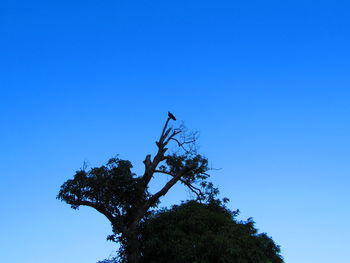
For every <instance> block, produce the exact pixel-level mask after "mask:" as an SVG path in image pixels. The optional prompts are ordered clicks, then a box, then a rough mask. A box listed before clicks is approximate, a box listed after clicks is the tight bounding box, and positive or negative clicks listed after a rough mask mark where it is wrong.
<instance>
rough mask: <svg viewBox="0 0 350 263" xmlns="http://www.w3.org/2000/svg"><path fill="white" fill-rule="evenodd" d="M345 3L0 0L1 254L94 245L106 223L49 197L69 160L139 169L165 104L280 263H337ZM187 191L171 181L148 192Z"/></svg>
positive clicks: (342, 202) (346, 145)
mask: <svg viewBox="0 0 350 263" xmlns="http://www.w3.org/2000/svg"><path fill="white" fill-rule="evenodd" d="M349 12H350V2H349V1H181V0H180V1H179V0H177V1H66V0H60V1H55V0H54V1H37V0H33V1H16V0H13V1H9V0H3V1H1V3H0V35H1V41H0V48H1V51H2V52H0V90H1V93H0V112H1V114H0V122H1V129H0V165H1V172H0V176H1V186H2V187H1V191H0V200H2V202H1V203H0V209H1V213H2V216H1V219H0V220H1V228H0V229H1V230H0V247H1V250H2V252H1V261H2V262H12V263H23V262H33V263H34V262H35V263H47V262H50V263H62V262H64V263H77V262H84V263H95V262H97V261H98V260H101V259H103V258H106V257H108V255H109V254H110V253H112V252H113V250H115V247H114V245H113V244H112V243H110V242H107V241H106V240H105V238H106V236H107V235H108V234H110V226H109V223H108V221H107V220H106V219H105V218H104V217H103V216H102V215H99V214H98V213H97V212H95V211H93V210H91V209H88V208H82V209H80V210H79V211H74V210H72V209H70V207H69V206H68V205H66V204H64V203H61V202H59V201H58V200H56V199H55V197H56V194H57V193H58V190H59V187H60V185H61V184H62V183H63V182H64V181H65V180H67V179H69V178H70V177H72V175H73V174H74V171H76V170H77V169H79V168H80V167H82V165H83V162H84V161H87V162H88V163H89V164H90V165H91V166H99V165H102V164H103V163H104V162H105V161H106V160H107V159H108V158H110V157H113V156H115V155H116V154H120V157H121V158H126V159H129V160H131V161H132V162H133V164H134V166H135V172H137V173H139V174H140V173H141V172H142V160H143V159H144V157H145V155H146V154H148V153H154V151H155V144H154V142H155V140H156V139H157V137H158V136H159V133H160V129H161V128H162V125H163V123H164V121H165V118H166V113H167V111H168V110H170V111H172V112H173V113H174V114H175V116H176V117H177V118H178V119H180V120H184V121H185V124H186V125H187V126H188V127H189V128H190V129H194V130H199V131H200V133H201V137H200V151H201V152H202V153H203V154H204V155H205V156H207V157H208V158H209V160H210V163H211V165H212V166H213V167H215V168H222V169H220V170H215V171H213V172H212V181H213V182H214V184H215V185H218V186H219V187H220V189H221V194H222V196H227V197H229V198H230V199H231V202H230V204H229V207H230V208H232V209H237V208H239V209H240V210H241V211H242V213H241V216H240V218H241V219H246V218H248V217H253V218H254V219H255V221H256V222H257V224H256V225H257V227H258V228H259V229H260V231H262V232H267V233H268V234H269V235H271V236H272V237H273V239H274V240H275V241H276V242H277V243H278V244H280V245H281V248H282V254H283V256H284V257H285V261H286V263H294V262H295V263H310V262H317V263H329V262H345V261H346V260H347V258H348V255H347V254H348V253H347V250H348V247H349V238H348V237H349V235H350V228H349V225H348V222H349V220H350V211H349V200H350V194H349V190H348V189H349V184H350V179H349V173H350V162H349V158H350V140H349V138H350V136H349V134H350V124H349V114H350V103H349V101H350V89H349V87H350V79H349V76H350V74H349V73H350V72H349V71H350V51H349V50H350V49H349V46H350V34H349V26H350V23H349V15H348V14H349ZM165 179H166V178H159V182H158V183H155V184H154V185H152V187H153V189H157V187H160V185H161V183H162V182H164V181H165ZM187 197H188V193H187V192H186V191H185V190H184V189H182V188H181V187H176V188H175V189H173V190H172V191H171V192H170V193H169V196H167V197H166V198H164V199H163V205H164V206H165V205H170V204H174V203H179V201H180V200H181V199H186V198H187Z"/></svg>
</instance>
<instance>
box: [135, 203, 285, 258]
mask: <svg viewBox="0 0 350 263" xmlns="http://www.w3.org/2000/svg"><path fill="white" fill-rule="evenodd" d="M237 214H238V211H230V210H229V209H227V208H226V207H225V206H224V205H222V204H220V203H218V202H211V203H207V204H202V203H198V202H196V201H189V202H187V203H184V204H182V205H179V206H173V207H172V208H171V209H165V210H162V211H160V212H158V213H155V214H154V215H152V216H151V218H149V219H148V220H147V222H145V223H144V225H143V228H142V253H143V263H161V262H169V263H216V262H221V263H267V262H271V263H282V262H283V259H282V257H281V256H280V255H279V252H280V249H279V247H278V246H277V245H276V244H275V243H274V241H273V240H272V239H271V238H270V237H268V236H267V235H266V234H264V233H262V234H258V232H257V229H256V228H255V227H254V221H253V220H252V219H248V220H247V221H238V220H237V219H236V215H237Z"/></svg>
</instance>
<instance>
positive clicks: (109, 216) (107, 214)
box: [69, 200, 126, 232]
mask: <svg viewBox="0 0 350 263" xmlns="http://www.w3.org/2000/svg"><path fill="white" fill-rule="evenodd" d="M69 204H70V205H78V206H80V205H83V206H89V207H92V208H95V209H96V210H97V211H98V212H100V213H101V214H103V215H104V216H105V217H107V219H108V220H109V221H110V222H111V223H112V224H113V226H115V225H114V223H115V222H117V223H118V224H119V226H118V227H119V228H120V230H121V231H120V232H124V231H125V230H126V228H125V226H124V225H123V224H122V223H121V221H120V220H118V218H116V217H114V216H113V215H112V214H111V213H110V212H108V211H107V210H106V208H104V207H103V206H101V205H98V204H94V203H93V202H90V201H82V200H81V201H69ZM117 213H118V217H119V218H120V217H121V215H120V213H119V212H117Z"/></svg>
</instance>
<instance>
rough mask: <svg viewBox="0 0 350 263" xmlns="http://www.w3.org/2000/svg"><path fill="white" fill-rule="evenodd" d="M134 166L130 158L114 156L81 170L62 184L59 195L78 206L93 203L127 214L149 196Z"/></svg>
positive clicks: (114, 211) (114, 213)
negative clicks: (104, 161) (124, 158)
mask: <svg viewBox="0 0 350 263" xmlns="http://www.w3.org/2000/svg"><path fill="white" fill-rule="evenodd" d="M131 168H132V165H131V163H130V162H129V161H126V160H120V159H118V158H112V159H110V160H109V161H108V162H107V164H106V165H105V166H101V167H98V168H92V169H90V170H89V171H83V170H80V171H77V172H76V174H75V175H74V178H73V179H71V180H68V181H66V182H65V183H64V184H63V185H62V187H61V190H60V192H59V194H58V198H59V199H61V200H64V201H66V202H67V203H68V204H71V206H72V208H74V209H77V208H78V207H79V205H84V202H89V203H91V204H94V205H95V206H97V207H101V208H103V209H104V210H106V211H107V212H109V213H110V214H111V215H112V216H122V217H123V216H126V215H127V214H129V213H130V212H132V210H133V209H135V208H136V207H138V206H140V204H142V203H143V202H145V200H146V198H147V196H148V195H149V194H148V192H147V191H145V189H144V187H143V185H142V180H141V179H140V178H138V177H136V175H135V174H134V173H132V172H131Z"/></svg>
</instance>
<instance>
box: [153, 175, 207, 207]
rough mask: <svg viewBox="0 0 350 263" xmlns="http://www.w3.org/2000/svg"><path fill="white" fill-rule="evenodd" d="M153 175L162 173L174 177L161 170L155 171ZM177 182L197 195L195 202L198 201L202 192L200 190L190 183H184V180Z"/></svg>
mask: <svg viewBox="0 0 350 263" xmlns="http://www.w3.org/2000/svg"><path fill="white" fill-rule="evenodd" d="M154 172H155V173H162V174H167V175H170V176H172V177H174V176H175V175H174V174H172V173H170V172H167V171H162V170H155V171H154ZM179 181H180V182H181V183H183V184H184V185H186V186H187V187H188V188H189V189H190V190H191V191H192V192H193V193H195V194H196V195H197V200H200V199H201V198H202V197H203V192H202V191H201V189H199V188H198V187H195V186H193V185H192V184H191V183H189V182H186V181H185V180H184V179H182V178H180V179H179Z"/></svg>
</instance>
